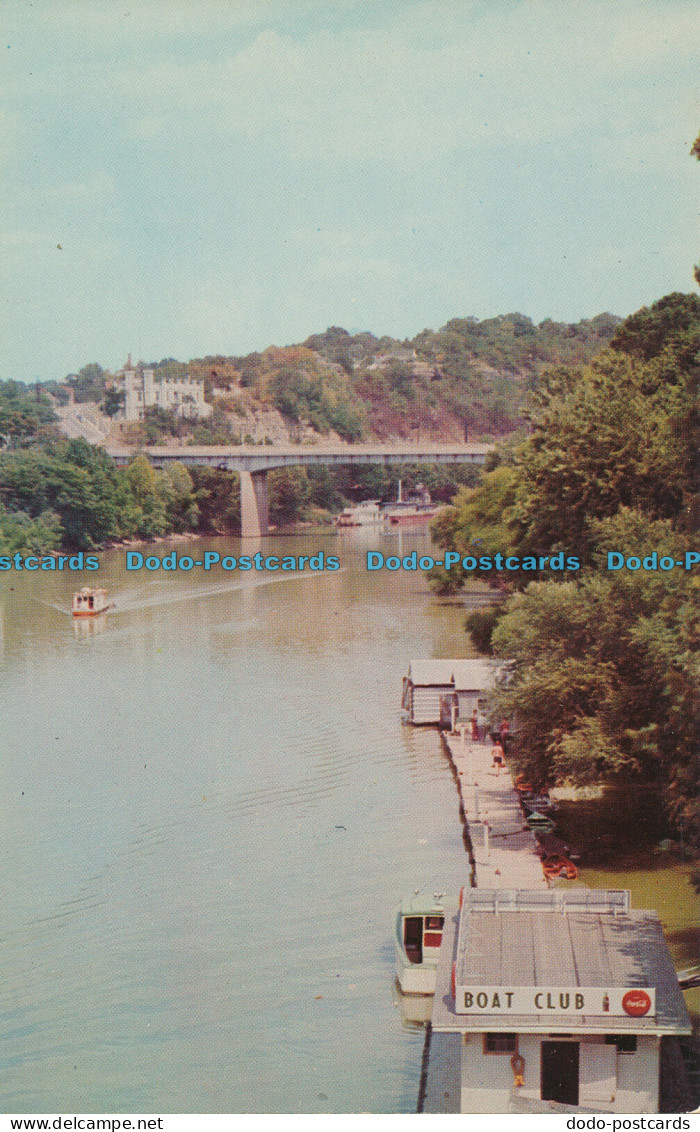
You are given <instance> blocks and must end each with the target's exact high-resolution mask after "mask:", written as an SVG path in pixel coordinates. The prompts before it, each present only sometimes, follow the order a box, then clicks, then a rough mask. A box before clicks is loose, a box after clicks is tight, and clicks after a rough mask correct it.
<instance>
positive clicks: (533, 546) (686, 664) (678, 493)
mask: <svg viewBox="0 0 700 1132" xmlns="http://www.w3.org/2000/svg"><path fill="white" fill-rule="evenodd" d="M699 377H700V299H699V298H698V297H697V296H696V295H684V294H677V293H676V294H671V295H667V296H665V297H664V298H662V299H660V300H659V301H658V302H656V303H654V304H653V305H652V306H651V307H649V308H643V309H642V310H640V311H638V312H637V313H636V314H634V315H632V316H631V317H630V318H628V319H626V320H625V321H624V322H622V323H621V324H620V325H619V326H618V327H617V328H616V330H615V332H614V334H613V337H612V339H611V341H610V346H609V348H606V349H604V350H603V351H602V352H601V353H599V354H598V355H597V356H596V357H595V358H594V359H593V360H592V361H591V362H590V364H588V365H585V366H579V367H569V366H558V367H553V368H551V369H550V370H549V371H548V372H547V373H546V375H545V377H544V378H543V379H542V380H541V382H540V384H539V387H538V389H537V391H536V392H535V393H534V394H533V397H532V400H531V407H530V410H529V413H528V416H529V425H530V433H529V435H528V437H527V438H526V439H525V440H523V441H521V442H520V443H517V444H512V445H510V446H508V445H505V446H502V448H501V449H500V451H499V452H498V453H497V454H496V455H495V456H494V458H493V460H492V462H491V464H490V466H489V467H488V470H487V472H486V474H485V475H484V477H483V481H482V483H481V484H480V485H479V486H478V487H477V488H475V489H466V490H461V491H460V492H459V493H458V494H457V497H456V499H455V503H454V506H453V507H452V508H451V509H450V510H449V511H447V512H446V513H444V514H443V515H441V516H440V518H439V519H438V520H437V521H436V523H435V528H434V533H435V537H436V538H437V540H438V542H439V544H440V545H441V546H442V547H443V548H446V549H451V550H455V551H457V552H459V553H460V554H461V555H467V554H468V553H471V554H472V555H473V553H474V545H475V544H476V545H478V547H479V550H480V551H482V550H483V551H484V552H486V553H488V552H492V553H495V552H496V551H498V550H500V551H501V552H503V553H504V554H505V553H511V554H513V555H545V554H552V553H557V552H559V551H564V552H565V553H567V554H572V555H575V556H576V557H578V558H579V560H580V562H581V564H582V568H581V570H580V571H578V572H576V573H574V574H562V575H560V576H559V579H558V580H557V579H555V578H554V577H553V576H552V575H551V573H550V575H549V576H548V577H546V578H545V576H544V574H540V575H539V576H536V577H533V575H532V574H530V575H526V576H522V577H519V576H518V575H513V574H509V575H508V580H507V581H506V580H505V575H504V576H503V577H502V578H501V579H500V580H499V582H498V586H499V588H500V593H499V598H501V599H503V598H505V600H501V601H499V602H498V603H497V604H494V606H493V608H492V609H491V610H490V611H486V612H485V611H479V612H478V613H474V614H472V615H471V616H469V617H468V618H467V627H468V628H469V630H470V631H471V632H472V634H473V636H474V639H475V641H476V643H477V645H478V646H480V647H481V649H482V650H483V651H488V652H492V653H493V654H495V655H496V656H497V657H499V658H501V659H503V660H504V661H507V662H508V665H507V667H508V670H509V673H510V675H509V679H508V681H507V682H506V683H505V684H504V685H503V686H502V687H501V689H500V691H499V692H498V694H497V696H496V697H495V701H494V705H493V708H494V712H495V713H496V714H497V715H498V716H499V717H500V716H503V715H505V716H508V717H510V718H512V720H513V734H512V739H511V741H510V743H511V750H512V753H513V755H514V758H515V760H516V762H517V764H518V766H519V768H520V769H521V770H522V771H523V773H524V774H525V775H526V776H527V777H528V779H530V780H531V782H532V784H533V786H535V787H536V788H542V787H546V786H550V785H552V784H554V783H561V782H564V781H568V782H574V783H577V784H588V783H593V782H596V783H599V782H601V781H609V782H618V783H620V782H635V781H637V782H644V783H648V784H653V785H654V786H656V787H657V788H658V796H659V802H660V804H661V805H663V807H664V808H665V811H666V813H667V815H668V819H669V821H670V822H671V824H672V826H673V828H674V829H675V830H676V831H677V833H678V834H679V835H680V836H681V837H682V838H683V840H684V841H685V843H689V842H691V841H692V842H694V843H695V844H697V843H698V838H699V835H700V809H699V806H698V782H699V781H700V773H699V771H700V767H699V765H698V746H697V721H698V708H699V707H700V700H699V692H698V689H699V688H700V681H699V679H698V677H699V676H700V671H699V665H698V646H699V645H700V615H699V611H698V595H699V591H700V577H699V574H698V568H697V567H695V568H694V569H691V570H686V569H685V561H686V560H685V555H686V553H687V552H689V551H691V550H697V547H696V546H693V542H692V540H693V536H694V535H696V532H697V529H698V515H699V512H700V507H699V502H698V501H699V496H698V451H699V450H700V446H699V441H700V410H699V407H698V379H699ZM609 553H614V554H615V555H617V556H618V557H615V558H613V559H612V561H613V563H618V562H619V561H620V557H619V556H622V560H623V561H626V560H627V559H630V560H631V566H632V568H629V569H628V568H625V567H623V568H621V569H614V570H613V569H609V568H608V566H609V560H608V554H609ZM662 557H664V561H665V567H666V568H661V567H660V565H659V562H660V559H661V558H662ZM677 562H678V563H683V566H677V565H675V563H677ZM671 563H673V564H674V565H670V564H671ZM645 565H646V568H645ZM468 576H469V574H468V572H466V571H464V570H462V571H461V575H457V576H455V575H453V574H451V575H449V576H448V575H446V574H445V572H444V571H441V570H439V569H438V570H436V571H434V576H433V579H432V585H433V588H434V589H435V590H436V591H437V592H443V593H444V592H448V591H449V590H450V589H451V588H452V589H454V588H456V587H458V586H459V585H461V584H463V583H464V581H465V579H466V578H467V577H468Z"/></svg>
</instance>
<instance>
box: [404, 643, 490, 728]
mask: <svg viewBox="0 0 700 1132" xmlns="http://www.w3.org/2000/svg"><path fill="white" fill-rule="evenodd" d="M496 672H497V666H496V664H495V663H494V662H493V661H488V660H454V659H452V660H412V661H411V663H410V665H409V668H408V675H407V676H404V680H403V694H402V697H401V707H402V708H403V709H404V711H405V712H406V713H407V715H408V719H409V722H410V723H438V724H439V723H442V724H443V725H449V723H450V720H451V715H452V706H453V704H456V705H457V709H458V710H457V718H458V719H463V720H466V719H469V717H470V716H471V714H472V711H473V710H474V708H476V707H481V706H483V703H484V702H485V696H486V693H487V692H488V691H489V690H490V689H491V688H492V687H493V686H494V684H495V681H496ZM480 701H481V702H480Z"/></svg>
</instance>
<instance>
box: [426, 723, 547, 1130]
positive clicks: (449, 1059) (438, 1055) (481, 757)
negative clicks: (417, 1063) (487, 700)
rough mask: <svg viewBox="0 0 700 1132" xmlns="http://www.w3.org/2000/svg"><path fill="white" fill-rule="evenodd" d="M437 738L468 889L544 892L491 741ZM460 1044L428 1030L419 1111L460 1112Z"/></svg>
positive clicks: (530, 840)
mask: <svg viewBox="0 0 700 1132" xmlns="http://www.w3.org/2000/svg"><path fill="white" fill-rule="evenodd" d="M441 739H442V742H443V745H444V748H445V753H446V754H447V756H448V758H449V760H450V763H451V764H452V769H453V772H454V775H455V778H456V781H457V788H458V791H459V799H460V816H461V817H462V820H463V822H464V829H465V843H466V846H467V850H468V852H469V860H470V865H471V877H470V879H471V884H472V886H473V887H476V888H525V889H546V888H548V887H549V884H548V882H547V879H546V877H545V875H544V873H543V872H542V864H541V862H540V858H539V857H538V856H537V851H536V850H537V842H536V839H535V835H534V833H533V832H532V830H531V829H530V828H529V826H528V825H527V822H526V821H525V817H524V814H523V809H522V806H521V805H520V798H519V796H518V793H517V791H516V789H515V787H514V785H513V779H512V777H511V774H510V771H509V770H508V768H507V767H506V766H502V767H501V770H500V773H499V774H497V773H496V770H495V768H494V767H493V765H492V764H493V756H492V754H491V751H492V746H491V743H489V742H475V741H474V740H472V739H470V738H468V737H467V735H466V732H464V731H463V732H462V734H461V735H455V734H453V733H449V732H446V731H442V732H441ZM460 1043H461V1037H460V1035H459V1034H439V1033H433V1032H432V1028H431V1027H430V1026H429V1027H428V1029H427V1031H426V1040H425V1049H424V1052H423V1070H422V1074H421V1085H420V1092H419V1107H418V1111H419V1112H426V1113H428V1112H429V1113H457V1112H459V1101H460ZM543 1111H550V1110H548V1109H544V1110H543Z"/></svg>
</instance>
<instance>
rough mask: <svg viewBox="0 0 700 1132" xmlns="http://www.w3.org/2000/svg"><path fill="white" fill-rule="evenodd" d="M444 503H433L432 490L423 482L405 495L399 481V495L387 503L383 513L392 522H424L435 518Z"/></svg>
mask: <svg viewBox="0 0 700 1132" xmlns="http://www.w3.org/2000/svg"><path fill="white" fill-rule="evenodd" d="M441 507H442V504H440V503H433V501H432V499H431V498H430V492H429V491H428V489H427V488H426V487H424V486H423V484H422V483H419V484H418V485H417V486H416V487H415V488H414V489H413V490H412V491H408V492H406V494H405V495H403V493H402V491H401V484H400V483H399V497H398V499H397V500H396V502H395V503H386V504H385V505H384V507H383V508H382V515H383V517H384V518H385V519H388V520H389V522H390V523H394V524H396V523H417V522H418V523H422V522H427V521H428V520H429V519H433V518H434V517H435V515H437V513H438V511H440V509H441Z"/></svg>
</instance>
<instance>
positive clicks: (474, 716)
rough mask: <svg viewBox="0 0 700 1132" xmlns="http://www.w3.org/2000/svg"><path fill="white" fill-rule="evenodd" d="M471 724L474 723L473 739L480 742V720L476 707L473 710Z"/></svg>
mask: <svg viewBox="0 0 700 1132" xmlns="http://www.w3.org/2000/svg"><path fill="white" fill-rule="evenodd" d="M471 725H472V740H473V742H474V743H478V742H479V721H478V718H477V711H476V708H474V711H473V712H472V718H471Z"/></svg>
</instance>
